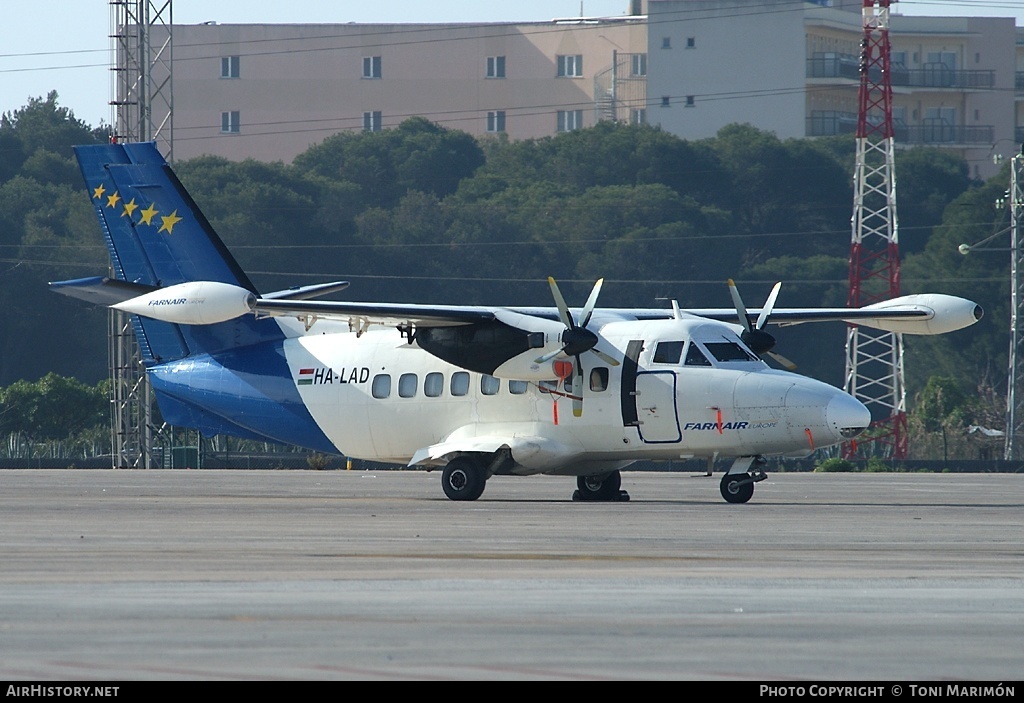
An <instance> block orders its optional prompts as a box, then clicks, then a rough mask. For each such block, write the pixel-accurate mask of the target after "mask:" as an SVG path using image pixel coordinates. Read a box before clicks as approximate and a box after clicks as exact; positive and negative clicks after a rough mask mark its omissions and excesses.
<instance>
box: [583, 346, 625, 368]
mask: <svg viewBox="0 0 1024 703" xmlns="http://www.w3.org/2000/svg"><path fill="white" fill-rule="evenodd" d="M590 351H592V352H594V354H596V355H597V358H598V359H600V360H601V361H603V362H604V363H606V364H608V365H609V366H618V365H619V362H618V361H616V360H615V359H614V358H613V357H611V356H610V355H608V354H606V353H604V352H603V351H601V350H600V349H598V348H597V347H591V348H590Z"/></svg>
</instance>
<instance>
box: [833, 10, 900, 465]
mask: <svg viewBox="0 0 1024 703" xmlns="http://www.w3.org/2000/svg"><path fill="white" fill-rule="evenodd" d="M889 2H890V0H863V3H864V4H863V9H862V13H863V18H864V38H863V40H862V41H861V55H860V94H859V100H858V102H859V109H858V119H857V165H856V172H855V174H854V203H853V218H852V223H853V239H852V244H851V247H850V295H849V298H848V301H847V302H848V304H849V305H851V306H853V307H860V306H862V305H868V304H870V303H875V302H879V301H882V300H888V299H890V298H895V297H897V296H899V294H900V258H899V235H898V228H897V224H896V175H895V171H894V168H893V166H894V163H893V153H894V144H893V141H894V140H893V121H892V81H891V79H890V72H889V55H890V46H889ZM903 378H904V377H903V335H901V334H894V333H891V332H881V331H878V330H871V329H867V328H864V327H858V326H855V325H851V326H850V327H849V328H848V330H847V336H846V391H847V392H848V393H850V394H851V395H853V396H854V397H855V398H857V399H858V400H860V401H861V402H862V403H864V404H865V405H866V406H867V407H868V409H869V410H870V411H871V418H872V423H871V429H870V430H869V432H867V433H865V435H864V436H863V437H862V438H861V439H860V440H859V447H860V449H861V450H862V451H867V452H868V453H870V454H875V455H882V456H886V457H891V458H894V459H904V458H906V455H907V416H906V388H905V386H904V381H903ZM872 445H874V446H872ZM857 452H858V445H857V444H854V443H852V442H851V443H850V444H847V445H844V448H843V453H844V455H846V456H847V457H852V456H854V455H856V454H857Z"/></svg>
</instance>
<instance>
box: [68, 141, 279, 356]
mask: <svg viewBox="0 0 1024 703" xmlns="http://www.w3.org/2000/svg"><path fill="white" fill-rule="evenodd" d="M75 154H76V156H77V157H78V164H79V167H80V168H81V170H82V175H83V177H84V178H85V182H86V185H87V187H88V189H89V195H90V197H91V199H92V204H93V207H94V208H95V210H96V214H97V216H98V217H99V220H100V226H101V227H102V229H103V235H104V239H105V241H106V244H107V249H108V250H109V252H110V261H111V266H112V267H113V270H114V278H116V279H118V280H122V281H128V282H130V283H134V284H141V285H144V286H154V287H166V286H171V285H174V284H177V283H184V282H186V281H219V282H222V283H231V284H234V285H236V286H241V287H243V288H246V289H248V290H250V291H252V292H253V293H257V291H256V289H255V287H254V286H253V284H252V282H251V281H250V280H249V278H248V276H246V275H245V273H244V272H243V271H242V269H241V267H240V266H239V265H238V262H236V261H235V259H234V258H233V257H232V256H231V254H230V253H229V252H228V250H227V248H226V247H225V246H224V243H223V242H222V241H221V240H220V238H219V237H218V236H217V234H216V232H214V231H213V227H211V226H210V223H209V222H208V221H207V219H206V218H205V217H204V216H203V214H202V212H200V210H199V208H198V207H197V206H196V204H195V202H194V201H193V200H192V198H191V196H190V195H189V194H188V192H187V191H186V190H185V188H184V186H182V184H181V182H180V181H179V180H178V178H177V176H175V175H174V172H173V171H172V170H171V168H170V166H168V164H167V162H166V161H165V160H164V158H163V156H161V154H160V152H159V151H157V149H156V146H155V144H153V143H141V144H103V145H96V146H81V147H75ZM257 294H258V293H257ZM132 324H133V325H134V328H135V334H136V337H137V338H138V340H139V346H140V347H141V350H142V357H143V360H144V361H145V362H146V363H147V364H148V365H152V364H156V363H160V362H164V361H171V360H174V359H181V358H184V357H186V356H189V355H191V354H197V353H211V354H213V353H217V352H219V351H224V350H227V349H233V348H237V347H241V346H246V345H248V344H253V343H256V342H261V341H268V340H270V339H277V338H283V334H282V333H281V329H280V327H279V326H278V325H277V324H276V323H274V322H273V321H271V320H256V319H255V318H252V317H248V316H247V317H244V318H240V319H238V320H232V321H230V322H225V323H221V324H218V325H207V326H202V327H200V326H190V325H174V324H170V323H167V322H158V321H155V320H150V319H145V318H137V317H134V316H133V317H132Z"/></svg>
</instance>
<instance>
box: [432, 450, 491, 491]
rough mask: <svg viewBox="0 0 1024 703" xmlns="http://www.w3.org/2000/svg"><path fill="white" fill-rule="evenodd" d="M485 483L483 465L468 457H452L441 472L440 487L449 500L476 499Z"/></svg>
mask: <svg viewBox="0 0 1024 703" xmlns="http://www.w3.org/2000/svg"><path fill="white" fill-rule="evenodd" d="M485 485H487V479H486V478H485V477H484V470H483V467H481V466H480V465H478V464H477V462H475V461H473V460H472V459H471V458H469V457H465V456H460V457H457V458H455V459H452V460H451V461H449V462H448V465H447V466H445V467H444V472H442V474H441V487H442V488H444V494H445V495H446V496H448V498H449V499H450V500H476V499H477V498H479V497H480V494H482V493H483V492H484V486H485Z"/></svg>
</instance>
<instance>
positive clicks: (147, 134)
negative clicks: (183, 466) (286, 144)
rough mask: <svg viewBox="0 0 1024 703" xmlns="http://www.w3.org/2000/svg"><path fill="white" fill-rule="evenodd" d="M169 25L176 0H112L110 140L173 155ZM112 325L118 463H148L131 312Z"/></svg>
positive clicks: (145, 405)
mask: <svg viewBox="0 0 1024 703" xmlns="http://www.w3.org/2000/svg"><path fill="white" fill-rule="evenodd" d="M171 24H172V17H171V0H161V1H160V2H156V1H154V0H110V43H111V100H110V106H111V125H112V128H113V133H112V134H111V139H112V140H114V141H128V142H137V141H156V142H157V145H158V146H159V147H160V149H161V151H162V152H163V153H164V156H165V157H166V158H167V160H168V161H171V159H172V156H173V148H174V141H173V135H174V130H173V125H174V121H173V114H174V113H173V109H172V107H173V92H172V90H171V86H172V81H171V61H172V58H173V54H172V42H171V37H172V32H171ZM154 30H156V31H154ZM154 37H156V41H154ZM154 106H157V107H158V108H159V109H158V110H157V114H158V116H159V120H158V121H156V122H154V109H153V108H154ZM112 277H115V278H116V277H117V275H116V272H113V273H112ZM109 325H110V327H109V335H108V358H109V372H110V380H111V405H110V407H111V454H112V461H113V466H114V468H143V469H148V468H151V467H152V465H153V458H152V455H151V449H152V444H153V428H152V389H151V388H150V385H149V377H148V376H147V375H146V372H145V369H144V368H143V365H142V359H141V354H140V351H139V346H138V343H137V342H136V340H135V336H134V333H133V332H132V327H131V322H130V317H129V316H128V315H126V314H124V313H122V312H120V311H113V310H112V311H111V313H110V320H109Z"/></svg>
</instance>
